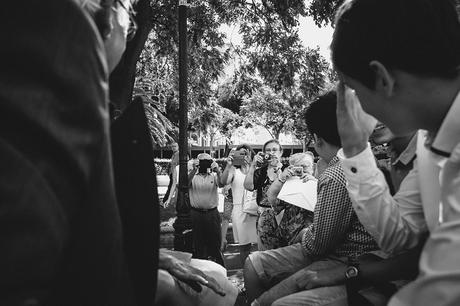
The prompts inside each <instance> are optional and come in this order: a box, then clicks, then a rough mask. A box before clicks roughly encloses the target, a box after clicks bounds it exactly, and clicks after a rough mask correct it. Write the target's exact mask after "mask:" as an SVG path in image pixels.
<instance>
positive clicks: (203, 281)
mask: <svg viewBox="0 0 460 306" xmlns="http://www.w3.org/2000/svg"><path fill="white" fill-rule="evenodd" d="M159 267H160V268H161V269H164V270H166V271H168V272H169V273H170V274H171V275H172V276H174V277H175V278H177V279H178V280H180V281H182V282H184V283H186V284H187V285H189V286H190V287H191V288H192V289H194V290H195V291H197V292H201V290H202V289H203V288H201V285H203V286H206V287H208V288H210V289H211V290H213V291H214V292H215V293H217V294H219V295H221V296H225V292H224V291H223V289H222V287H220V285H219V284H218V283H217V281H216V280H215V279H214V278H213V277H211V276H208V275H206V274H204V273H203V272H202V271H201V270H199V269H196V268H194V267H192V266H190V265H189V264H187V263H185V262H183V261H181V260H179V259H177V258H175V257H173V256H170V255H166V254H162V252H161V250H160V257H159Z"/></svg>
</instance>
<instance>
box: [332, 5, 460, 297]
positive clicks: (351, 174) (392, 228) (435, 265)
mask: <svg viewBox="0 0 460 306" xmlns="http://www.w3.org/2000/svg"><path fill="white" fill-rule="evenodd" d="M409 12H411V13H409ZM427 42H429V43H427ZM331 50H332V60H333V63H334V66H335V68H336V69H337V70H338V73H339V76H340V79H341V85H340V86H339V93H338V103H337V113H338V118H337V119H338V125H339V131H340V134H341V135H340V136H341V140H342V145H343V150H342V151H341V152H339V154H338V155H339V156H340V157H341V159H342V165H343V169H344V172H345V175H346V178H347V189H348V191H349V194H350V197H351V198H352V200H353V205H354V208H355V211H356V213H357V215H358V217H359V219H360V220H361V222H362V223H363V225H364V226H365V227H366V229H368V230H369V232H370V233H371V234H372V235H373V236H374V237H375V239H376V241H377V242H378V243H379V245H380V246H381V248H382V249H384V250H385V251H387V252H388V253H399V252H401V251H403V250H407V249H409V248H412V247H414V246H416V245H418V244H419V243H421V242H422V241H423V238H424V237H425V236H426V233H427V231H428V232H429V237H428V239H427V241H426V243H425V245H424V248H423V251H422V254H421V256H420V261H419V270H420V272H419V274H418V277H417V279H416V280H415V281H413V282H411V283H410V284H408V285H406V286H404V287H403V288H402V289H401V290H400V291H399V292H397V293H396V294H395V295H394V296H393V297H392V299H391V300H390V303H389V304H390V305H458V304H459V301H460V294H459V291H458V285H459V283H460V268H459V260H458V253H459V250H460V205H459V203H460V121H459V120H458V118H459V116H460V96H459V88H460V73H459V69H458V67H459V66H460V23H459V20H458V15H457V11H456V9H455V7H454V1H449V0H427V1H401V0H353V1H345V2H344V4H343V5H342V6H341V7H340V9H339V10H338V15H337V18H336V27H335V33H334V39H333V42H332V44H331ZM348 87H349V88H348ZM350 89H353V90H354V93H353V91H352V90H350ZM356 97H359V100H358V99H356ZM365 112H368V113H369V114H370V115H373V116H375V117H376V118H377V119H378V120H380V121H381V122H383V123H384V124H386V125H387V126H388V127H389V128H390V129H391V131H392V132H393V133H395V134H396V135H407V134H408V133H411V132H413V131H415V130H417V129H425V130H427V131H428V133H426V131H420V132H419V133H418V135H417V150H416V154H417V160H416V163H415V165H414V168H413V170H412V171H411V172H409V174H408V175H407V177H406V179H405V180H404V181H403V183H402V184H401V187H400V189H399V191H398V192H397V193H396V195H395V196H394V197H392V196H391V194H390V192H389V188H388V185H387V184H386V182H385V180H384V178H383V177H382V175H381V173H380V172H379V171H378V169H377V167H376V164H375V160H374V158H373V155H372V152H371V150H370V147H369V145H368V143H367V142H368V139H369V135H370V133H371V132H372V129H373V126H374V125H375V119H373V118H372V117H370V116H369V115H368V114H366V113H365ZM426 136H428V137H426Z"/></svg>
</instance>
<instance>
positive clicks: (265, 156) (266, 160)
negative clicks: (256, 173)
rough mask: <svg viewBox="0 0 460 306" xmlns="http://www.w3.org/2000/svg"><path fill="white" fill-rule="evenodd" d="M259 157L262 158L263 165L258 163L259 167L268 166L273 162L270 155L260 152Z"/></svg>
mask: <svg viewBox="0 0 460 306" xmlns="http://www.w3.org/2000/svg"><path fill="white" fill-rule="evenodd" d="M258 155H260V156H262V159H263V161H262V163H258V165H259V166H266V165H268V164H269V163H270V161H271V160H272V155H271V154H270V153H263V152H259V153H258Z"/></svg>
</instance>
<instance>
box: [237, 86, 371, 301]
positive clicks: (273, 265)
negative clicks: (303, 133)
mask: <svg viewBox="0 0 460 306" xmlns="http://www.w3.org/2000/svg"><path fill="white" fill-rule="evenodd" d="M335 109H336V94H335V92H330V93H328V94H326V95H324V96H321V97H320V98H319V99H318V100H317V101H315V102H313V103H312V104H311V106H310V108H309V109H308V111H307V113H306V114H305V120H306V123H307V125H308V129H309V130H310V132H311V133H312V134H313V135H314V138H315V150H316V151H317V153H318V154H319V155H320V157H321V158H323V159H324V160H325V161H326V162H328V167H327V168H326V170H324V172H323V173H322V174H321V175H320V177H319V179H318V194H317V204H316V206H315V211H314V220H313V223H312V224H311V225H310V226H309V227H308V229H307V230H306V232H305V233H304V235H303V237H302V242H301V243H297V244H293V245H290V246H287V247H283V248H279V249H275V250H268V251H263V252H256V253H253V254H251V255H250V257H249V258H248V259H247V261H246V264H245V267H244V277H245V284H246V287H247V292H248V298H249V299H250V300H253V299H254V298H257V300H256V301H254V304H255V305H258V304H260V305H271V304H272V303H273V302H275V301H277V300H278V301H277V302H275V304H276V303H282V304H283V305H285V304H292V305H301V304H309V303H316V304H315V305H326V304H330V303H332V302H336V303H340V302H343V303H345V304H346V298H347V295H346V289H345V286H335V287H327V288H317V289H314V290H309V291H304V292H299V291H301V290H303V288H300V287H299V286H298V285H297V279H298V278H300V277H301V276H302V274H303V273H305V271H304V270H302V269H304V268H305V267H307V266H309V265H311V264H312V263H314V265H316V266H321V267H324V268H326V267H330V266H335V265H337V264H338V263H342V262H344V261H347V260H348V259H350V260H353V259H354V258H356V257H358V256H360V255H361V254H364V253H367V252H371V251H377V250H378V247H377V244H376V243H375V242H374V240H373V238H372V237H371V236H370V235H369V233H367V231H366V230H365V229H364V227H363V226H362V225H361V223H360V222H359V220H358V218H357V217H356V214H355V212H354V211H353V207H352V205H351V201H350V198H349V197H348V193H347V190H346V187H345V177H344V174H343V170H342V168H341V166H340V163H339V160H338V158H337V156H336V153H337V151H338V150H339V148H340V138H339V134H338V131H337V124H336V114H335ZM279 179H280V181H281V182H283V181H285V177H284V176H283V175H281V177H280V178H279ZM299 270H300V271H299ZM277 283H278V284H277ZM273 286H274V287H273ZM270 287H272V288H271V289H270ZM267 289H269V290H268V291H267V292H265V293H263V292H264V291H266V290H267ZM297 292H299V293H297ZM262 293H263V294H262ZM261 294H262V295H261Z"/></svg>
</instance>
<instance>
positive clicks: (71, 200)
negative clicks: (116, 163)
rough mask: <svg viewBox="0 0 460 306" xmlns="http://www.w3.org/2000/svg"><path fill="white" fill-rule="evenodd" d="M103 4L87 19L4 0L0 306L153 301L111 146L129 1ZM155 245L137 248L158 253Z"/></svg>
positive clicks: (46, 3)
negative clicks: (111, 107) (122, 205)
mask: <svg viewBox="0 0 460 306" xmlns="http://www.w3.org/2000/svg"><path fill="white" fill-rule="evenodd" d="M90 2H95V4H96V5H95V6H93V7H98V4H99V3H98V2H99V1H96V0H95V1H85V3H90ZM101 6H102V11H97V12H96V11H94V12H93V13H94V15H93V16H90V15H89V14H88V13H87V11H85V10H82V8H81V7H80V6H79V5H78V4H77V1H75V0H27V1H21V2H16V1H9V2H8V3H5V4H4V5H3V6H2V10H0V25H1V26H0V34H1V37H2V48H0V116H1V120H0V157H1V158H0V250H1V252H0V271H1V273H0V305H29V306H31V305H60V306H61V305H66V306H72V305H79V306H81V305H123V306H130V305H144V304H143V301H146V300H147V299H150V300H153V299H154V294H155V288H150V297H149V298H145V300H144V297H145V296H147V295H148V294H145V296H141V297H139V296H140V295H139V288H138V287H136V285H137V284H138V283H137V282H136V280H135V279H134V278H136V277H137V276H136V275H137V274H136V272H137V270H136V267H134V266H133V265H132V261H133V258H134V257H132V256H131V255H130V254H128V255H126V257H127V258H128V260H127V261H126V262H127V265H126V264H125V259H124V257H125V255H124V251H126V253H129V252H128V251H127V250H126V247H125V249H124V248H123V239H125V241H126V239H127V236H129V235H126V233H123V232H122V221H121V218H120V214H119V209H118V207H117V201H116V196H115V188H114V177H113V165H112V156H111V148H110V139H109V136H110V133H109V116H108V92H107V88H108V73H109V70H108V68H109V69H110V70H111V69H113V68H114V66H115V65H116V64H117V62H118V60H119V58H120V57H121V54H122V53H123V51H124V44H125V43H126V35H127V32H128V28H127V27H129V24H130V21H129V15H128V10H125V8H129V6H130V3H129V1H128V0H122V1H111V0H105V1H103V2H102V3H101ZM92 17H95V18H96V20H97V21H98V23H97V24H98V25H99V26H101V25H102V26H103V27H100V29H101V28H103V29H105V30H104V32H101V34H102V37H103V38H104V39H105V41H103V40H102V39H101V35H100V34H99V33H98V29H97V27H96V24H95V23H94V20H93V18H92ZM112 17H113V18H112ZM127 19H128V22H126V20H127ZM110 23H111V24H110ZM103 42H104V43H105V45H104V43H103ZM106 51H107V52H106ZM153 187H154V186H152V188H153ZM151 218H152V220H153V219H154V216H152V217H151ZM122 219H123V224H126V222H127V221H126V220H128V219H129V218H128V217H126V216H123V218H122ZM151 228H152V229H153V228H154V225H153V224H152V225H151ZM134 232H136V229H135V228H133V229H132V231H131V233H134ZM150 237H151V236H149V235H147V238H145V240H143V241H142V242H141V243H144V244H147V245H148V244H151V245H152V246H147V247H145V248H144V250H148V249H154V248H155V246H154V241H149V239H150ZM128 238H129V237H128ZM125 245H126V244H125ZM149 255H150V256H151V259H152V263H151V264H150V265H149V266H148V267H147V269H149V268H150V267H152V266H154V262H155V261H154V254H149ZM130 256H131V257H130ZM142 256H144V257H147V255H145V254H142ZM160 265H164V266H165V268H168V269H171V270H172V269H175V268H178V266H179V265H178V264H177V263H176V262H175V261H173V260H171V259H170V258H167V260H165V259H161V260H160ZM176 270H177V271H179V272H180V273H182V274H183V275H185V276H184V278H186V279H188V280H190V281H191V282H192V283H193V284H194V286H196V288H197V290H199V289H198V288H199V287H200V286H199V285H197V282H200V283H202V284H205V285H208V286H211V287H212V286H213V281H212V280H210V279H208V281H207V280H205V278H203V277H202V276H198V275H197V273H198V272H195V271H194V270H193V269H190V268H189V267H187V266H183V267H179V268H178V269H176ZM151 272H152V273H153V274H154V273H155V271H151ZM193 277H195V278H193ZM139 279H142V275H141V276H139V277H137V280H139ZM150 280H151V281H152V282H154V277H152V278H150ZM208 282H209V283H208ZM216 288H218V287H216ZM141 289H143V288H141ZM216 290H218V289H216ZM134 296H136V297H134Z"/></svg>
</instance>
